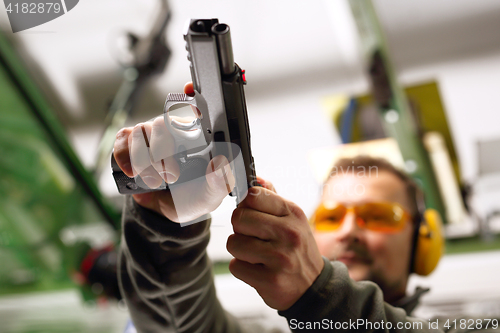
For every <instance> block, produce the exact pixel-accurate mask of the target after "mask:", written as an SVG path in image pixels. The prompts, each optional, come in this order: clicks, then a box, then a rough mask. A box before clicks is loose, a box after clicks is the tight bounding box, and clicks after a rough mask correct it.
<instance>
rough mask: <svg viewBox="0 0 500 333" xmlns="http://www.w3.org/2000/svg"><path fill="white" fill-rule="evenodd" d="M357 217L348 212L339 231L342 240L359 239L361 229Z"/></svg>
mask: <svg viewBox="0 0 500 333" xmlns="http://www.w3.org/2000/svg"><path fill="white" fill-rule="evenodd" d="M356 219H357V217H356V215H355V214H354V213H353V212H348V213H347V214H346V216H345V217H344V221H343V222H342V225H341V226H340V229H339V230H338V231H337V235H338V237H339V239H340V240H349V239H351V240H353V239H357V238H359V234H360V232H361V228H360V227H359V225H358V223H357V222H356Z"/></svg>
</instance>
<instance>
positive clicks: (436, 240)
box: [413, 209, 444, 276]
mask: <svg viewBox="0 0 500 333" xmlns="http://www.w3.org/2000/svg"><path fill="white" fill-rule="evenodd" d="M443 253H444V236H443V222H442V220H441V216H440V215H439V213H438V211H437V210H435V209H426V210H425V213H424V220H423V221H422V222H421V223H420V227H419V230H418V237H417V247H416V250H415V258H414V264H413V272H415V273H416V274H418V275H423V276H426V275H429V274H430V273H431V272H432V271H433V270H434V268H436V266H437V264H438V262H439V259H440V258H441V256H442V255H443Z"/></svg>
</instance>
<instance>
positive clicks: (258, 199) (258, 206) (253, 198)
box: [238, 186, 290, 216]
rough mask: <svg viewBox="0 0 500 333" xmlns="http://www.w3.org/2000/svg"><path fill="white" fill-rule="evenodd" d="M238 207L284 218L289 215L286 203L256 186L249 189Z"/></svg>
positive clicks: (274, 194) (277, 196)
mask: <svg viewBox="0 0 500 333" xmlns="http://www.w3.org/2000/svg"><path fill="white" fill-rule="evenodd" d="M240 206H241V207H246V208H251V209H255V210H258V211H259V212H263V213H267V214H270V215H274V216H286V215H289V214H290V209H289V208H288V203H287V201H286V200H285V199H283V198H282V197H280V196H279V195H277V194H276V193H275V192H273V191H271V190H268V189H267V188H264V187H257V186H256V187H251V188H249V189H248V195H247V196H246V198H245V200H243V201H242V202H241V203H240V204H239V205H238V207H240Z"/></svg>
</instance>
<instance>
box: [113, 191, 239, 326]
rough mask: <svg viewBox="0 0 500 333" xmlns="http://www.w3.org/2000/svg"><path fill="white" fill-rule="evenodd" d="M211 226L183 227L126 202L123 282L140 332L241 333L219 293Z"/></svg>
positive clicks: (207, 223)
mask: <svg viewBox="0 0 500 333" xmlns="http://www.w3.org/2000/svg"><path fill="white" fill-rule="evenodd" d="M209 227H210V218H209V217H208V216H207V218H206V220H204V221H202V222H199V223H194V224H191V225H188V226H181V225H180V224H178V223H174V222H172V221H170V220H168V219H166V218H165V217H163V216H161V215H159V214H157V213H155V212H153V211H151V210H149V209H146V208H143V207H141V206H139V205H138V204H137V203H136V202H135V201H134V200H133V199H132V197H131V196H127V197H126V203H125V207H124V211H123V216H122V230H123V233H122V239H121V249H120V255H119V262H118V279H119V285H120V291H121V293H122V296H123V298H124V299H125V302H126V304H127V306H128V309H129V312H130V314H131V317H132V321H133V322H134V325H135V327H136V329H137V331H138V332H148V333H149V332H217V333H219V332H222V333H233V332H240V328H239V326H238V324H237V322H236V320H235V319H234V318H233V317H232V316H230V315H229V314H228V313H226V312H225V311H224V310H223V308H222V307H221V305H220V303H219V301H218V299H217V297H216V294H215V287H214V282H213V274H212V271H211V264H210V262H209V259H208V256H207V253H206V246H207V244H208V241H209V238H210V232H209Z"/></svg>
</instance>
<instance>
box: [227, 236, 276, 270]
mask: <svg viewBox="0 0 500 333" xmlns="http://www.w3.org/2000/svg"><path fill="white" fill-rule="evenodd" d="M226 248H227V251H228V252H229V253H231V254H232V255H233V257H235V258H236V259H239V260H242V261H246V262H248V263H250V264H264V265H266V264H268V263H269V261H270V255H269V254H270V253H271V252H272V251H273V248H272V245H271V243H269V242H266V241H263V240H260V239H257V238H255V237H250V236H245V235H241V234H237V233H235V234H233V235H231V236H229V237H228V239H227V244H226Z"/></svg>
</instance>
